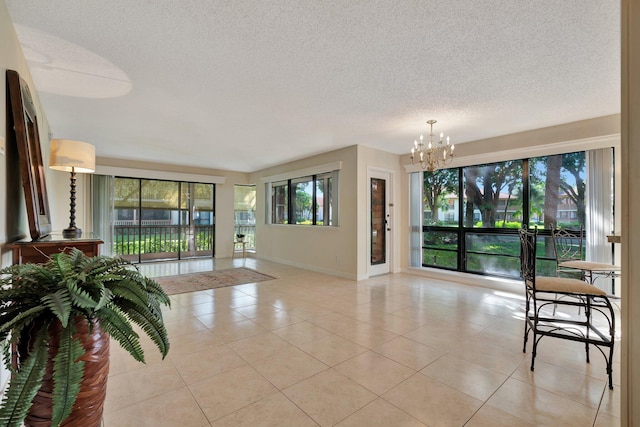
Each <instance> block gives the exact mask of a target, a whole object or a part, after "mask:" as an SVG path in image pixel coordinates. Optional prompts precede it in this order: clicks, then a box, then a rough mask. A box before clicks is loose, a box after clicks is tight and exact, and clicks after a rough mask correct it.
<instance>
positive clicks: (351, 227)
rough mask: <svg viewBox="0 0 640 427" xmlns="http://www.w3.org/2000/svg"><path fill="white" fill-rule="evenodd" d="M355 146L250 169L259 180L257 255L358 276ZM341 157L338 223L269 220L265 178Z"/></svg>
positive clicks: (257, 194) (350, 276) (342, 275)
mask: <svg viewBox="0 0 640 427" xmlns="http://www.w3.org/2000/svg"><path fill="white" fill-rule="evenodd" d="M356 161H357V147H356V146H351V147H347V148H344V149H341V150H336V151H331V152H329V153H324V154H320V155H317V156H312V157H308V158H305V159H302V160H298V161H294V162H290V163H286V164H283V165H279V166H277V167H273V168H268V169H263V170H261V171H258V172H255V173H252V174H251V176H250V181H251V183H253V184H255V185H256V200H257V206H256V254H257V256H258V257H259V258H263V259H268V260H271V261H276V262H280V263H283V264H287V265H296V266H299V267H303V268H308V269H310V270H313V271H320V272H325V273H329V274H334V275H336V276H341V277H346V278H351V279H355V278H356V277H357V274H358V272H357V261H356V256H355V255H356V253H357V248H358V244H357V237H358V235H357V226H358V222H357V212H358V203H357V201H358V200H357V195H358V187H357V181H358V175H357V164H356ZM335 162H342V169H341V170H340V176H339V179H338V182H339V206H340V208H339V209H340V213H339V226H337V227H331V226H313V225H284V224H266V223H265V222H266V221H265V219H266V216H265V215H266V200H267V198H268V197H270V195H267V194H265V186H266V184H265V182H264V180H263V178H265V177H270V176H275V175H280V174H287V173H290V172H295V171H299V170H303V169H308V168H313V167H318V166H322V165H326V164H330V163H335Z"/></svg>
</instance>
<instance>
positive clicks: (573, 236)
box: [551, 229, 620, 285]
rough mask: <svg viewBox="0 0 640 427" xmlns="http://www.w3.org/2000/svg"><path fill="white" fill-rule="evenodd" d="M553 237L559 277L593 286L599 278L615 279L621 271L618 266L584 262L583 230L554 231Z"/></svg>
mask: <svg viewBox="0 0 640 427" xmlns="http://www.w3.org/2000/svg"><path fill="white" fill-rule="evenodd" d="M551 235H552V236H553V247H554V251H555V255H556V262H557V270H556V271H557V275H558V277H577V278H580V279H581V280H586V281H587V282H589V283H590V284H592V285H593V282H594V280H595V279H596V278H597V277H613V276H615V275H616V274H617V273H618V272H619V271H620V266H617V265H612V264H610V263H605V262H594V261H585V260H584V253H583V246H584V244H583V242H584V233H583V230H582V229H580V230H568V229H554V230H552V232H551Z"/></svg>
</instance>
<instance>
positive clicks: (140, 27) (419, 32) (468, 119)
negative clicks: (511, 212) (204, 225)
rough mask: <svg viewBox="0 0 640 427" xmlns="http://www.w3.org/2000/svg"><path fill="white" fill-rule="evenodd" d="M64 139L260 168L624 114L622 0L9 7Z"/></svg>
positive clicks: (117, 2) (182, 160) (135, 154)
mask: <svg viewBox="0 0 640 427" xmlns="http://www.w3.org/2000/svg"><path fill="white" fill-rule="evenodd" d="M6 3H7V6H8V8H9V12H10V15H11V18H12V21H13V22H14V24H15V27H16V31H17V33H18V37H19V38H20V41H21V43H22V45H23V49H24V52H25V56H26V57H27V61H28V63H29V67H30V69H31V72H32V75H33V78H34V81H35V85H36V88H37V90H38V93H39V96H40V99H41V101H42V104H43V106H44V109H45V113H46V115H47V118H48V120H49V123H50V125H51V130H52V133H53V137H55V138H71V139H80V140H84V141H87V142H89V143H92V144H94V145H95V146H96V150H97V154H98V156H103V157H114V158H123V159H134V160H145V161H155V162H162V163H173V164H181V165H193V166H201V167H210V168H216V169H229V170H237V171H247V172H248V171H255V170H258V169H262V168H265V167H268V166H272V165H275V164H279V163H283V162H286V161H289V160H295V159H299V158H302V157H306V156H309V155H312V154H317V153H321V152H325V151H329V150H332V149H337V148H341V147H345V146H349V145H353V144H362V145H366V146H370V147H373V148H377V149H381V150H384V151H389V152H393V153H406V152H408V151H409V149H410V145H411V144H412V142H413V140H414V139H415V138H416V137H417V136H419V134H420V133H422V132H424V133H427V125H426V124H425V122H426V120H427V119H431V118H433V119H437V120H438V123H437V124H436V125H435V127H434V131H436V132H440V131H444V132H445V133H446V134H449V135H450V136H451V139H452V141H453V142H455V143H463V142H467V141H472V140H477V139H482V138H488V137H492V136H498V135H504V134H509V133H514V132H520V131H524V130H529V129H535V128H540V127H546V126H552V125H557V124H561V123H566V122H571V121H576V120H582V119H588V118H593V117H599V116H604V115H609V114H615V113H619V112H620V17H619V14H620V6H619V3H620V2H619V0H482V1H477V0H466V1H462V0H457V1H456V0H402V1H398V0H385V1H382V0H341V1H338V0H325V1H315V0H308V1H293V0H290V1H262V0H227V1H213V0H209V1H205V0H180V1H175V0H170V1H169V0H146V1H142V0H140V1H131V0H111V1H96V0H84V1H81V2H79V1H76V0H73V1H72V0H56V1H41V0H6Z"/></svg>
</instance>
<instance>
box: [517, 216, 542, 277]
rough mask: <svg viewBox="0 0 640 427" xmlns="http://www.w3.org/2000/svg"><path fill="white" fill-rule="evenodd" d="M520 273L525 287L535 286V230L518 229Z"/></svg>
mask: <svg viewBox="0 0 640 427" xmlns="http://www.w3.org/2000/svg"><path fill="white" fill-rule="evenodd" d="M519 233H520V274H521V275H522V278H523V279H524V283H525V285H527V287H529V288H532V289H535V286H536V243H537V237H538V236H537V232H536V231H535V230H533V231H530V230H527V229H524V228H521V229H520V231H519Z"/></svg>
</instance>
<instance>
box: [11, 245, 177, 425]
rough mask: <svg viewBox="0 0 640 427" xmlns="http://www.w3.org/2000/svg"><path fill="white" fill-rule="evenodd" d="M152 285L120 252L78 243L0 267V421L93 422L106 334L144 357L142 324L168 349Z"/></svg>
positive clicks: (100, 395)
mask: <svg viewBox="0 0 640 427" xmlns="http://www.w3.org/2000/svg"><path fill="white" fill-rule="evenodd" d="M163 305H165V306H169V305H170V303H169V297H168V296H167V294H166V293H165V292H164V290H163V289H162V288H161V287H160V285H159V284H158V283H157V282H156V281H154V280H152V279H150V278H148V277H145V276H143V275H142V274H141V273H140V272H139V271H138V270H137V269H136V268H135V266H133V265H132V264H131V263H129V262H128V261H125V260H123V259H121V258H111V257H106V256H97V257H93V258H89V257H87V256H86V255H84V254H83V253H82V252H81V251H80V250H78V249H72V250H71V251H70V252H69V253H68V254H67V253H61V254H56V255H54V256H53V257H52V258H51V259H50V260H49V261H48V262H47V263H46V264H42V265H39V264H22V265H13V266H10V267H6V268H3V269H2V270H0V342H1V343H2V355H3V360H4V363H5V365H6V366H7V367H8V368H9V369H10V370H11V372H12V377H11V380H10V383H9V385H8V387H7V389H6V390H5V392H4V398H3V400H2V406H1V407H0V425H2V426H16V427H18V426H20V425H21V424H22V423H23V422H24V425H25V426H34V427H35V426H40V425H43V426H44V425H51V426H58V425H63V426H83V427H89V426H99V425H100V422H101V418H102V409H103V405H104V399H105V397H106V383H107V376H108V370H109V337H112V338H113V339H114V340H115V341H117V342H118V343H119V344H120V345H121V346H122V347H123V348H124V349H126V350H128V352H129V353H131V355H132V356H133V357H134V358H135V359H136V360H138V361H141V362H144V353H143V350H142V346H141V344H140V341H139V335H138V333H137V332H136V330H135V329H134V326H135V325H137V326H138V327H139V328H136V329H138V330H141V331H144V333H145V334H147V335H148V336H149V337H150V338H151V340H152V341H153V342H154V343H155V345H156V346H157V347H158V349H159V350H160V353H161V354H162V356H163V357H164V356H166V354H167V352H168V351H169V340H168V336H167V331H166V329H165V326H164V323H163V319H162V312H161V306H163Z"/></svg>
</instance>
